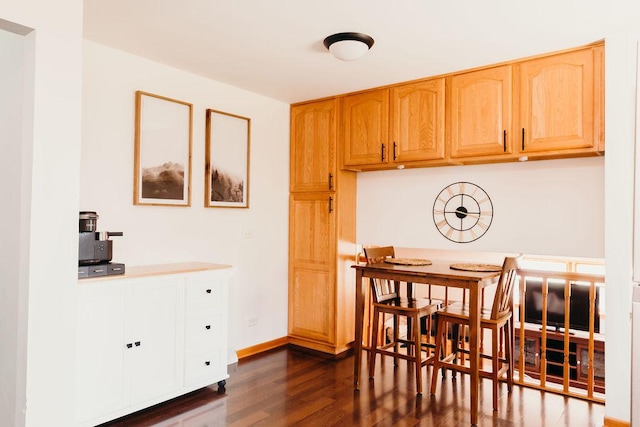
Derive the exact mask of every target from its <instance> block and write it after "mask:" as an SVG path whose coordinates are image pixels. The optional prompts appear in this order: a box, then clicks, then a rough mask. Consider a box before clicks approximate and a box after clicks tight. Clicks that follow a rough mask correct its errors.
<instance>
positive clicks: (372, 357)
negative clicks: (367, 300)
mask: <svg viewBox="0 0 640 427" xmlns="http://www.w3.org/2000/svg"><path fill="white" fill-rule="evenodd" d="M379 324H380V312H379V311H378V308H377V307H374V309H373V329H372V331H371V342H370V344H369V346H370V349H369V378H373V374H374V371H375V369H376V348H377V347H378V326H379Z"/></svg>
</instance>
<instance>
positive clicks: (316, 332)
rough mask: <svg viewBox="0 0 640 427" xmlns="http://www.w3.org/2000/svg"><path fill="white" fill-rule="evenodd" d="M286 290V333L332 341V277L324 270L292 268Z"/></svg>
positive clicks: (333, 306) (333, 317)
mask: <svg viewBox="0 0 640 427" xmlns="http://www.w3.org/2000/svg"><path fill="white" fill-rule="evenodd" d="M291 271H292V278H291V287H290V288H289V300H290V302H289V305H290V308H289V316H290V317H289V333H290V334H291V335H297V336H301V337H305V338H310V339H315V340H318V341H324V342H326V343H333V342H334V341H335V284H334V274H333V272H332V271H330V270H326V269H314V268H305V267H298V266H294V267H293V268H292V270H291Z"/></svg>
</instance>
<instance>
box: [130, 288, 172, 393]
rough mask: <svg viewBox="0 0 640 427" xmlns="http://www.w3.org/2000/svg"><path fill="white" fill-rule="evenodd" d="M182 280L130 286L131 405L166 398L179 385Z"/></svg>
mask: <svg viewBox="0 0 640 427" xmlns="http://www.w3.org/2000/svg"><path fill="white" fill-rule="evenodd" d="M182 280H183V279H182V278H180V277H165V278H154V279H145V280H140V281H132V282H130V286H129V289H130V291H131V294H130V296H129V298H128V310H129V313H130V316H131V322H130V325H131V329H130V331H129V332H128V334H127V346H129V345H131V348H128V349H127V351H126V355H127V368H128V369H127V371H128V374H127V377H128V378H130V379H131V403H132V404H137V403H140V402H144V401H147V400H149V399H153V398H156V397H159V396H164V395H167V394H169V393H171V392H172V391H174V390H175V389H177V388H178V387H179V386H180V385H181V384H179V378H178V377H179V374H180V371H179V369H178V361H177V358H178V354H177V353H178V351H179V349H180V347H181V343H180V345H178V339H179V337H178V328H177V322H178V300H179V297H178V295H179V294H178V293H179V292H180V291H181V283H182Z"/></svg>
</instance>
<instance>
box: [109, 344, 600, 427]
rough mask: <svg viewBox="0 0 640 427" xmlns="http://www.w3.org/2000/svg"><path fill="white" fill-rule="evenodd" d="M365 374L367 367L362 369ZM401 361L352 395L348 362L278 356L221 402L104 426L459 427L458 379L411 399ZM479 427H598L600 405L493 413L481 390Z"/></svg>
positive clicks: (516, 394)
mask: <svg viewBox="0 0 640 427" xmlns="http://www.w3.org/2000/svg"><path fill="white" fill-rule="evenodd" d="M365 367H366V362H365ZM409 370H410V367H409V365H407V363H405V362H404V361H401V363H400V366H398V367H397V368H395V369H394V367H393V360H392V359H391V358H389V357H385V358H384V363H377V364H376V377H375V379H373V380H368V378H367V373H366V372H364V371H366V369H363V373H362V380H361V384H362V385H361V390H360V391H359V392H354V390H353V357H348V358H345V359H342V360H339V361H332V360H326V359H322V358H320V357H317V356H313V355H309V354H305V353H301V352H298V351H296V350H292V349H286V348H281V349H277V350H273V351H270V352H267V353H264V354H261V355H258V356H254V357H251V358H247V359H243V360H241V361H240V362H239V363H238V365H237V366H230V378H229V379H228V380H227V388H226V393H225V394H218V393H217V386H213V387H211V388H205V389H201V390H198V391H195V392H193V393H190V394H188V395H186V396H183V397H180V398H177V399H174V400H171V401H169V402H165V403H163V404H161V405H158V406H155V407H153V408H150V409H147V410H144V411H141V412H138V413H136V414H132V415H130V416H128V417H124V418H121V419H119V420H115V421H112V422H110V423H107V424H104V425H103V426H104V427H106V426H109V427H116V426H118V427H119V426H126V427H138V426H176V427H177V426H184V427H214V426H234V427H239V426H253V425H257V426H289V425H299V426H446V427H449V426H466V425H469V390H468V386H469V381H468V377H466V376H465V375H458V378H457V379H456V380H455V381H454V380H452V379H451V377H450V376H447V378H446V379H445V380H444V381H442V382H441V383H439V384H438V390H437V393H436V395H435V396H430V395H429V392H428V390H429V387H428V382H427V381H428V380H429V378H430V374H431V369H430V368H429V369H427V373H426V374H425V375H424V377H425V383H424V384H425V386H424V388H425V390H426V391H425V394H424V395H422V396H421V397H420V396H416V394H415V384H414V379H413V378H414V376H413V374H411V372H409ZM480 396H481V398H480V407H481V414H480V416H479V422H478V425H479V426H525V427H536V426H541V427H545V426H548V427H561V426H567V427H569V426H571V427H573V426H579V427H588V426H594V427H601V426H602V425H603V419H604V405H599V404H594V403H589V402H585V401H582V400H579V399H571V398H565V397H563V396H559V395H554V394H551V393H544V392H540V391H537V390H533V389H529V388H523V387H518V386H515V387H514V390H513V392H512V393H511V395H509V394H508V393H507V387H506V384H503V385H502V386H501V395H500V409H499V410H498V411H497V412H493V411H492V408H491V406H492V405H491V382H490V381H489V380H483V382H482V384H481V390H480Z"/></svg>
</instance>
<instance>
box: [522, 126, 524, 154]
mask: <svg viewBox="0 0 640 427" xmlns="http://www.w3.org/2000/svg"><path fill="white" fill-rule="evenodd" d="M522 151H524V128H522Z"/></svg>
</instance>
